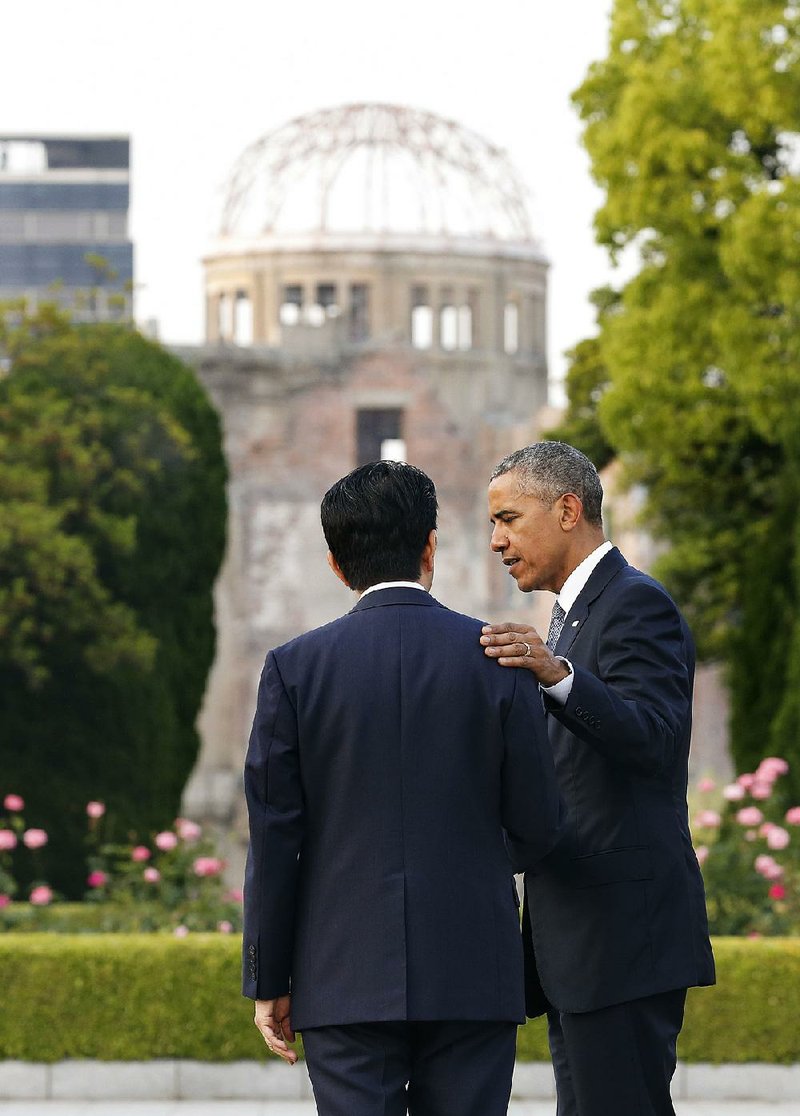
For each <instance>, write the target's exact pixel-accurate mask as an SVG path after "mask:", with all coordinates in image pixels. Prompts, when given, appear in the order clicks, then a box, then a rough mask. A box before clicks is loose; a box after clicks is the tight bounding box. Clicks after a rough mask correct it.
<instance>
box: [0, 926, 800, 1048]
mask: <svg viewBox="0 0 800 1116" xmlns="http://www.w3.org/2000/svg"><path fill="white" fill-rule="evenodd" d="M714 948H715V953H716V957H717V970H718V980H719V983H718V984H717V986H716V987H715V988H701V989H692V990H690V993H689V1002H688V1006H687V1012H686V1023H685V1026H684V1029H683V1033H682V1035H681V1038H680V1042H679V1046H678V1053H679V1056H680V1057H681V1058H682V1059H683V1060H684V1061H689V1062H698V1061H702V1062H706V1061H707V1062H783V1063H792V1062H798V1061H800V1028H798V1027H797V1008H796V1005H795V1002H794V1001H795V997H794V996H793V995H792V994H791V993H790V992H789V990H791V989H794V988H797V987H798V985H800V942H799V941H796V940H781V939H777V938H772V939H763V940H760V941H748V940H746V939H741V938H739V939H736V938H728V939H724V938H723V939H718V940H717V941H715V943H714ZM240 958H241V945H240V942H239V940H238V939H237V938H232V937H230V936H227V937H226V936H222V935H200V934H198V935H195V934H190V935H189V936H188V937H186V938H184V939H183V940H176V939H175V938H174V937H173V936H171V935H166V934H150V935H122V934H113V935H94V936H88V935H84V936H72V935H58V936H56V935H45V934H5V935H0V985H2V987H3V991H4V998H3V1007H4V1010H3V1011H2V1012H0V1058H13V1059H22V1060H26V1061H36V1062H54V1061H59V1060H61V1059H63V1058H97V1059H101V1060H105V1061H115V1060H121V1061H133V1060H138V1059H149V1058H189V1059H197V1060H201V1061H212V1062H226V1061H236V1060H239V1059H262V1058H267V1057H269V1055H268V1052H267V1050H266V1047H265V1046H264V1043H263V1041H262V1040H261V1038H260V1037H259V1035H258V1033H257V1032H256V1030H255V1028H254V1026H253V1023H252V1005H251V1003H250V1001H249V1000H245V999H243V997H242V996H241V995H240V992H239V989H240V965H241V961H240ZM76 1020H80V1026H76ZM518 1056H519V1058H520V1060H521V1061H544V1060H547V1058H548V1052H547V1039H546V1025H545V1023H544V1021H543V1020H541V1019H538V1020H533V1021H531V1022H530V1023H528V1025H527V1026H525V1027H523V1028H521V1029H520V1032H519V1043H518Z"/></svg>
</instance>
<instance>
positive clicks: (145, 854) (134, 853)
mask: <svg viewBox="0 0 800 1116" xmlns="http://www.w3.org/2000/svg"><path fill="white" fill-rule="evenodd" d="M151 856H152V853H151V852H150V850H149V849H148V847H147V846H146V845H136V847H135V848H133V849H131V860H135V861H136V862H137V863H141V861H143V860H149V859H150V857H151Z"/></svg>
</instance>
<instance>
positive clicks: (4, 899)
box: [0, 895, 11, 910]
mask: <svg viewBox="0 0 800 1116" xmlns="http://www.w3.org/2000/svg"><path fill="white" fill-rule="evenodd" d="M10 902H11V896H10V895H0V910H2V908H3V907H7V906H8V904H9V903H10Z"/></svg>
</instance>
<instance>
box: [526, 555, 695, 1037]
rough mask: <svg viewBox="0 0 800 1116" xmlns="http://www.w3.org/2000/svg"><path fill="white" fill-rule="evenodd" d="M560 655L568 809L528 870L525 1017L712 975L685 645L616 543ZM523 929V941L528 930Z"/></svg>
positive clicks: (688, 642)
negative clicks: (566, 663)
mask: <svg viewBox="0 0 800 1116" xmlns="http://www.w3.org/2000/svg"><path fill="white" fill-rule="evenodd" d="M555 653H556V654H558V655H564V656H566V657H567V658H568V659H569V660H570V662H571V663H572V665H573V668H574V671H575V676H574V679H573V685H572V691H571V693H570V696H569V699H568V700H567V703H566V705H564V706H558V705H557V704H556V703H555V702H553V701H552V700H548V699H545V705H546V708H547V710H548V723H549V735H550V741H551V744H552V748H553V755H554V758H555V763H556V770H557V773H558V778H559V785H560V788H561V793H562V796H563V798H564V801H565V804H566V807H567V817H566V824H565V827H564V830H563V832H562V836H561V837H560V838H559V842H558V844H557V846H556V847H555V848H554V850H553V851H552V852H551V853H550V854H549V856H548V857H547V858H546V859H545V860H544V861H542V862H541V863H540V864H539V865H538V866H535V867H534V868H533V870H532V871H529V872H528V873H527V874H526V877H525V890H526V899H525V920H524V921H525V941H526V985H527V1008H528V1014H529V1015H538V1014H541V1013H542V1012H543V1011H544V1010H545V1007H546V1001H545V999H544V998H543V996H542V990H544V993H545V994H546V997H547V1000H548V1001H549V1002H550V1003H551V1004H553V1005H554V1006H555V1007H557V1008H558V1009H559V1010H561V1011H567V1012H585V1011H594V1010H597V1009H599V1008H603V1007H608V1006H610V1005H612V1004H617V1003H623V1002H626V1001H629V1000H634V999H639V998H641V997H644V996H649V995H654V994H656V993H658V992H666V991H670V990H673V989H679V988H688V987H690V986H692V985H699V984H713V982H714V962H713V957H712V954H711V946H710V943H709V937H708V924H707V920H706V909H705V895H704V890H703V881H702V877H701V874H700V869H699V867H698V863H697V858H696V857H695V854H694V851H693V849H692V842H691V838H690V835H689V823H688V818H687V806H686V785H687V778H688V757H689V738H690V735H691V725H692V688H693V681H694V660H695V655H694V647H693V643H692V637H691V635H690V633H689V629H688V628H687V626H686V624H685V622H684V620H683V618H682V617H681V615H680V613H679V611H678V609H677V607H676V606H675V604H674V602H673V601H672V599H671V598H670V596H669V595H668V593H667V592H666V590H665V589H664V588H663V587H662V586H661V585H659V584H658V582H656V581H653V579H652V578H650V577H648V576H647V575H646V574H643V573H641V572H640V571H639V570H636V569H634V568H633V567H632V566H629V565H628V564H627V562H626V561H625V559H624V558H623V557H622V555H621V554H620V552H619V551H618V550H617V549H616V548H614V549H613V550H611V551H610V552H609V553H608V554H606V555H605V556H604V557H603V558H602V559H601V560H600V562H599V563H598V564H597V566H596V567H595V569H594V570H593V571H592V574H591V576H590V577H589V580H588V582H587V584H586V585H585V587H584V589H583V590H582V592H581V593H580V594H579V596H578V598H577V600H576V601H575V604H574V605H573V607H572V608H571V609H570V611H569V614H568V616H567V617H566V620H565V622H564V627H563V630H562V633H561V636H560V638H559V640H558V643H557V644H556V647H555ZM531 930H532V937H531Z"/></svg>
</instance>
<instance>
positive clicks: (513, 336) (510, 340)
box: [503, 302, 519, 354]
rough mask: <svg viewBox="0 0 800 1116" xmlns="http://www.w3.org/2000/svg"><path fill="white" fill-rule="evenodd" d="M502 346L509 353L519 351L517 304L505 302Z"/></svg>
mask: <svg viewBox="0 0 800 1116" xmlns="http://www.w3.org/2000/svg"><path fill="white" fill-rule="evenodd" d="M503 348H504V350H505V351H506V352H507V353H509V354H511V353H517V352H519V306H518V305H517V304H516V302H507V303H506V305H505V309H504V311H503Z"/></svg>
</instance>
